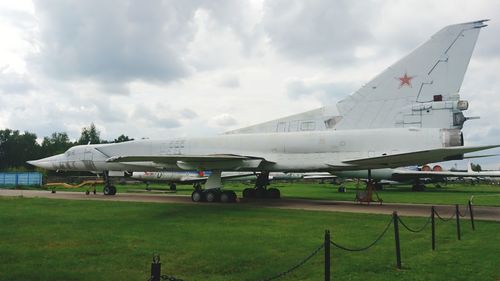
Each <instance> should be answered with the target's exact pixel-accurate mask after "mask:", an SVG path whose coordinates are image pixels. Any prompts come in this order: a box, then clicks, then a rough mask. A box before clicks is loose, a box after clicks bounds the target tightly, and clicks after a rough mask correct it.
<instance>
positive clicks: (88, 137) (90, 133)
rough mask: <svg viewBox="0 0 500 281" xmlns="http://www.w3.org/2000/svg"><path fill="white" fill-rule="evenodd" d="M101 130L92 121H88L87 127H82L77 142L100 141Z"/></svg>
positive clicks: (93, 142) (94, 142)
mask: <svg viewBox="0 0 500 281" xmlns="http://www.w3.org/2000/svg"><path fill="white" fill-rule="evenodd" d="M100 136H101V132H99V130H97V128H96V127H95V125H94V123H90V126H89V127H83V128H82V134H81V135H80V139H79V140H78V144H89V143H90V144H96V143H101V138H100Z"/></svg>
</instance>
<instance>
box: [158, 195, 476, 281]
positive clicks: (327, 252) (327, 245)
mask: <svg viewBox="0 0 500 281" xmlns="http://www.w3.org/2000/svg"><path fill="white" fill-rule="evenodd" d="M467 211H468V213H469V214H468V215H469V217H470V221H471V227H472V230H473V231H475V229H476V228H475V224H474V212H473V209H472V202H471V201H470V200H469V202H468V204H467ZM466 215H467V214H462V213H461V212H460V209H459V206H458V204H456V205H455V212H454V213H453V214H452V216H451V217H449V218H443V217H442V216H441V215H440V214H439V213H438V212H437V211H436V208H435V207H434V206H432V207H431V214H430V215H429V217H428V218H427V221H426V222H425V223H424V224H423V225H422V226H421V227H419V228H411V227H410V226H409V225H408V224H407V223H405V222H404V221H403V220H402V219H401V217H400V216H399V215H398V213H397V212H396V211H394V212H393V213H392V217H391V219H390V220H389V221H388V223H387V225H386V226H385V228H384V229H383V230H382V232H381V233H380V234H379V235H378V236H377V237H376V238H375V240H374V241H373V242H371V243H370V244H368V245H366V246H364V247H359V248H350V247H346V246H343V245H341V244H339V243H337V242H335V241H333V240H332V238H331V233H330V231H329V230H325V235H324V241H323V243H322V244H321V245H319V246H318V247H317V248H315V249H314V250H313V251H312V252H311V253H310V254H309V255H307V256H306V257H304V258H303V259H302V260H300V261H299V262H297V263H295V264H294V265H293V266H291V267H290V268H288V269H287V270H285V271H282V272H279V273H277V274H275V275H273V276H271V277H268V278H263V279H261V280H262V281H271V280H276V279H279V278H281V277H284V276H286V275H287V274H289V273H291V272H293V271H295V270H296V269H298V268H300V267H302V266H303V265H305V264H306V263H307V262H308V261H309V260H310V259H311V258H313V257H314V256H316V255H317V254H319V253H320V251H321V250H324V265H325V268H324V280H325V281H330V280H331V246H334V247H336V248H338V249H340V250H343V251H349V252H362V251H366V250H368V249H370V248H372V247H373V246H375V245H376V244H377V243H378V242H379V241H380V240H381V239H382V238H383V237H384V236H385V235H386V234H387V232H388V230H389V228H390V227H391V225H392V226H393V227H394V242H395V243H394V245H395V247H394V248H395V256H396V267H397V268H398V269H401V268H402V267H401V241H400V237H399V232H400V228H399V225H400V224H401V226H402V227H403V228H404V229H406V230H408V231H410V232H412V233H418V232H422V231H423V230H425V229H426V228H427V227H428V226H429V224H430V225H431V248H432V250H433V251H435V250H436V218H438V219H439V220H441V221H443V222H449V221H452V220H453V219H455V223H456V229H457V239H458V240H461V229H460V217H465V216H466ZM148 280H149V281H160V280H170V281H183V279H178V278H176V277H174V276H170V275H161V263H160V257H159V256H158V255H155V256H154V257H153V262H152V264H151V278H150V279H148Z"/></svg>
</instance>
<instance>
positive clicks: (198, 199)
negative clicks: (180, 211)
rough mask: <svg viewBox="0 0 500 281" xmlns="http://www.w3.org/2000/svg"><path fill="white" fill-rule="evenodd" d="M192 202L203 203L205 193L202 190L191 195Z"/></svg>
mask: <svg viewBox="0 0 500 281" xmlns="http://www.w3.org/2000/svg"><path fill="white" fill-rule="evenodd" d="M191 200H192V201H193V202H202V201H203V192H202V191H201V190H195V191H193V193H191Z"/></svg>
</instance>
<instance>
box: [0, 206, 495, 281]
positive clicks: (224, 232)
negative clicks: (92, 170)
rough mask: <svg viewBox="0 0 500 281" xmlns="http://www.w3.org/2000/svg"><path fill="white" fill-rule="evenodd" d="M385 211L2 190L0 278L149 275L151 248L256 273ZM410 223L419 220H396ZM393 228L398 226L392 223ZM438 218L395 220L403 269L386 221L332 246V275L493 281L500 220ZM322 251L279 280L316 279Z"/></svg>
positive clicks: (182, 270)
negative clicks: (22, 194)
mask: <svg viewBox="0 0 500 281" xmlns="http://www.w3.org/2000/svg"><path fill="white" fill-rule="evenodd" d="M389 220H390V216H387V215H369V214H350V213H332V212H316V211H296V210H278V209H268V208H255V207H249V206H244V205H240V204H227V205H221V204H213V205H212V204H200V205H177V204H159V203H133V202H112V201H70V200H52V199H41V198H40V199H28V198H5V197H0V226H1V227H0V280H148V276H149V270H150V262H151V258H152V255H153V253H159V254H160V255H161V262H162V268H163V270H162V273H163V274H170V275H174V276H177V277H178V278H182V279H184V280H262V279H264V278H266V277H270V276H272V275H274V274H276V273H278V272H280V271H283V270H286V269H287V268H289V267H291V266H292V265H294V264H296V263H297V262H298V261H300V260H301V259H303V258H304V257H305V256H307V255H308V254H309V253H311V251H312V250H313V249H315V248H316V247H318V246H319V245H320V244H321V243H322V242H323V235H324V230H325V229H330V230H331V231H332V236H333V240H335V241H336V242H338V243H340V244H343V245H345V246H349V247H361V246H364V245H367V244H369V243H370V242H372V241H373V240H374V239H375V237H377V236H378V234H379V233H381V231H382V230H383V229H384V227H385V226H386V225H387V223H388V221H389ZM403 220H404V221H405V222H406V223H407V224H409V225H410V226H412V227H414V228H416V227H418V226H420V225H423V224H424V222H425V221H426V219H425V218H410V217H403ZM400 227H401V226H400ZM476 227H477V230H476V231H475V232H473V231H472V230H471V228H470V224H469V223H468V221H462V230H463V231H462V241H457V239H456V232H455V225H454V222H453V221H451V222H446V223H445V222H441V221H438V222H437V251H434V252H433V251H432V250H431V241H430V227H428V228H427V229H426V230H424V231H423V232H421V233H416V234H415V233H410V232H408V231H406V230H404V229H403V228H402V227H401V248H402V261H403V269H402V270H397V269H396V267H395V253H394V252H395V251H394V240H393V234H394V232H393V228H392V227H391V228H390V229H389V231H388V232H387V234H386V236H384V237H383V238H382V240H381V241H380V242H379V243H378V244H376V245H375V246H374V247H373V248H371V249H369V250H368V251H365V252H359V253H352V252H345V251H342V250H339V249H336V248H332V280H426V281H430V280H499V279H500V271H499V270H498V265H499V264H500V255H499V253H500V235H498V233H499V231H500V223H498V222H484V221H477V222H476ZM322 255H323V254H322V252H321V253H320V254H319V255H317V256H315V257H314V258H313V259H312V260H311V261H310V262H308V263H306V264H305V265H304V266H303V267H301V268H299V269H298V270H297V271H294V272H293V273H292V274H290V275H287V276H286V277H285V278H283V279H280V280H321V278H322V274H323V257H322Z"/></svg>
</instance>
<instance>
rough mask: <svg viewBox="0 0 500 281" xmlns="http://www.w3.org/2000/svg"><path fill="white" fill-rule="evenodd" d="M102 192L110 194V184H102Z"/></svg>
mask: <svg viewBox="0 0 500 281" xmlns="http://www.w3.org/2000/svg"><path fill="white" fill-rule="evenodd" d="M102 192H103V193H104V195H112V194H111V192H112V191H111V186H109V185H106V186H104V189H103V191H102Z"/></svg>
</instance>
